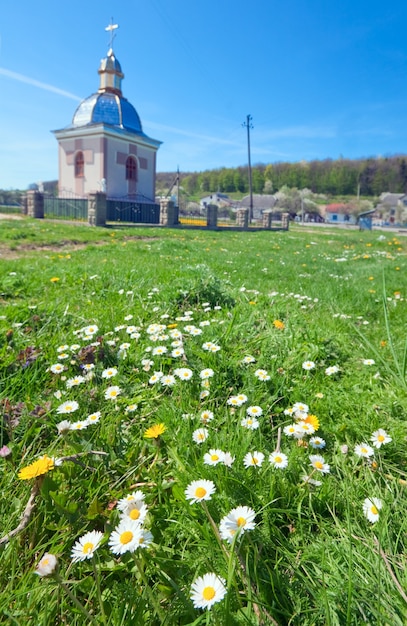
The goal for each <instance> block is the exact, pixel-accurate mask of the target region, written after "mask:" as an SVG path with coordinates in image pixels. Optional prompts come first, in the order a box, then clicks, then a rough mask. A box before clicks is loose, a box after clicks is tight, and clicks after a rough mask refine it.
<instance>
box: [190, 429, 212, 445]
mask: <svg viewBox="0 0 407 626" xmlns="http://www.w3.org/2000/svg"><path fill="white" fill-rule="evenodd" d="M208 436H209V431H208V429H207V428H197V430H194V432H193V433H192V439H193V441H195V443H203V442H204V441H206V440H207V439H208Z"/></svg>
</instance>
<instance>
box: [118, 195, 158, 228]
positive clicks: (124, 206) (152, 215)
mask: <svg viewBox="0 0 407 626" xmlns="http://www.w3.org/2000/svg"><path fill="white" fill-rule="evenodd" d="M106 220H107V221H108V222H131V223H133V224H134V223H136V224H137V223H139V224H159V222H160V205H159V204H154V203H150V202H131V201H123V200H112V199H110V200H109V199H108V200H107V201H106Z"/></svg>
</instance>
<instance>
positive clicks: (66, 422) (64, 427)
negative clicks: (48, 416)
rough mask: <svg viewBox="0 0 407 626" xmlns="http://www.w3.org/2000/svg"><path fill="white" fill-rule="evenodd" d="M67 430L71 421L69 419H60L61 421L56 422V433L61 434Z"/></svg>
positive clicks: (69, 428)
mask: <svg viewBox="0 0 407 626" xmlns="http://www.w3.org/2000/svg"><path fill="white" fill-rule="evenodd" d="M69 430H71V422H70V421H69V420H62V422H59V424H57V431H58V435H63V434H64V433H67V432H68V431H69Z"/></svg>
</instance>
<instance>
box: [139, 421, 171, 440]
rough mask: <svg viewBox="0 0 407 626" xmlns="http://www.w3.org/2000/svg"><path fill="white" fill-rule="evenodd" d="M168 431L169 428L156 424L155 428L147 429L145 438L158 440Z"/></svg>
mask: <svg viewBox="0 0 407 626" xmlns="http://www.w3.org/2000/svg"><path fill="white" fill-rule="evenodd" d="M166 430H167V427H166V426H165V425H164V424H162V423H161V424H154V425H153V426H150V428H147V430H146V432H145V433H144V437H145V438H146V439H157V438H158V437H159V436H160V435H162V434H163V432H164V431H166Z"/></svg>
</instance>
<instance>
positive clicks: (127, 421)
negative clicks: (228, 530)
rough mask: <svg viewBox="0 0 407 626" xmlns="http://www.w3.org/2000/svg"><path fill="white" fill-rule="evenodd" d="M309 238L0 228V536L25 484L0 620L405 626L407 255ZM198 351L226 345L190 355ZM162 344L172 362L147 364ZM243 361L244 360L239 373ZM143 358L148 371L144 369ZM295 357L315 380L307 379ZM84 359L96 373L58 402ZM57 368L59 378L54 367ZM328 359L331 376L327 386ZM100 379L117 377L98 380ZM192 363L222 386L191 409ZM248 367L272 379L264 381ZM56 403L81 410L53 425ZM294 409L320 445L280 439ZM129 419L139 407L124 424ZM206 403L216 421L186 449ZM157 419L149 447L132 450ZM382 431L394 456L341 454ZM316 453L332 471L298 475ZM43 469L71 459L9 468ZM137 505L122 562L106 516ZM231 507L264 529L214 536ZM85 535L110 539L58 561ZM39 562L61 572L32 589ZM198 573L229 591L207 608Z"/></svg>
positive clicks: (195, 380) (369, 240)
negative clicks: (80, 557)
mask: <svg viewBox="0 0 407 626" xmlns="http://www.w3.org/2000/svg"><path fill="white" fill-rule="evenodd" d="M308 230H309V229H308V228H307V232H301V231H300V230H299V229H295V230H291V231H289V232H273V233H270V232H255V233H239V232H206V231H192V230H170V229H160V228H144V229H138V228H137V229H134V228H120V229H98V228H90V227H87V226H75V227H74V226H70V225H65V224H58V223H52V222H48V221H39V220H37V221H34V220H29V219H25V220H21V221H10V222H7V221H5V220H3V221H2V228H1V230H0V258H1V260H2V262H1V264H0V356H1V360H0V362H1V365H0V367H1V376H0V406H1V408H2V411H1V414H2V427H1V431H0V447H1V446H3V445H6V446H8V448H9V449H10V450H11V454H10V455H9V456H7V457H5V458H0V463H1V465H2V468H1V470H2V471H1V474H0V477H1V478H0V480H1V485H2V495H3V498H2V502H3V504H2V506H1V507H0V527H1V529H2V531H1V533H2V535H3V536H6V535H7V534H8V533H10V532H12V531H13V529H15V528H17V527H18V525H19V523H20V521H21V520H22V517H23V512H24V509H25V507H26V504H27V502H28V500H29V498H30V493H31V490H32V489H33V488H34V486H35V485H36V484H37V486H38V488H39V492H38V495H37V496H36V498H35V501H34V507H33V508H32V510H31V511H30V515H29V518H27V520H26V521H27V523H26V525H25V527H24V528H22V529H21V530H20V531H19V532H17V533H16V534H15V535H14V536H13V537H12V538H11V539H10V540H9V541H4V542H3V545H1V546H0V550H1V563H2V568H1V574H0V581H1V585H2V594H1V598H0V615H1V617H2V621H3V622H4V623H10V624H22V625H23V624H24V625H25V624H33V625H35V626H38V625H44V626H45V625H47V626H48V625H49V624H65V623H66V624H70V625H82V624H88V623H95V624H109V625H111V626H117V625H121V624H123V625H124V624H126V625H127V624H146V625H147V624H148V625H155V624H157V625H161V624H167V625H176V624H180V625H184V624H219V625H222V626H223V625H228V624H229V625H235V624H236V625H240V624H250V625H260V624H279V625H287V626H288V625H290V626H325V625H332V626H334V625H340V626H342V625H343V624H346V625H349V626H351V625H358V624H369V625H370V624H372V625H373V624H383V625H388V624H389V625H390V624H391V625H392V626H403V625H404V624H405V623H406V621H407V608H406V591H405V590H406V586H407V577H406V571H407V570H406V556H405V555H406V529H407V528H406V526H407V524H406V516H405V510H406V503H407V497H406V488H407V482H406V481H407V477H406V454H405V443H406V409H407V385H406V378H405V376H406V363H407V357H406V326H405V320H406V306H407V299H406V298H407V278H406V276H407V273H406V269H407V263H406V253H407V245H406V244H407V242H406V241H405V240H404V239H403V238H401V239H399V240H397V238H396V237H393V234H388V233H386V235H385V237H386V238H385V239H381V238H379V233H377V232H370V233H359V232H356V231H349V232H348V231H337V230H336V231H335V230H333V229H332V230H329V231H328V230H324V231H322V230H318V229H315V231H314V232H308ZM206 303H208V304H206ZM188 311H190V312H191V315H190V317H191V318H192V319H191V320H188V319H186V318H188V317H189V316H188V315H187V312H188ZM130 316H131V317H130ZM275 320H280V321H281V322H283V324H284V328H283V329H278V328H276V327H275V326H274V324H273V322H274V321H275ZM201 322H205V324H204V325H202V326H201V325H200V324H201ZM207 322H210V323H209V324H208V325H206V323H207ZM151 324H163V325H166V326H167V328H166V330H165V331H164V330H162V331H158V332H157V334H158V335H160V333H161V334H164V335H168V338H158V339H156V338H154V337H151V336H150V335H149V334H148V332H147V330H148V327H149V325H151ZM89 325H97V327H98V331H97V333H95V334H94V335H93V336H92V337H88V338H86V337H85V336H84V333H83V332H79V333H78V332H77V331H80V329H83V328H85V327H86V326H89ZM130 325H131V326H135V327H137V329H135V332H136V333H137V334H136V335H135V336H133V337H131V336H130V334H129V333H128V332H127V328H128V327H129V326H130ZM175 325H176V326H175ZM188 325H193V326H194V327H196V328H198V329H200V330H201V331H202V334H200V335H197V334H196V335H194V334H190V333H189V332H188ZM174 329H176V330H179V331H180V332H181V333H182V337H183V347H184V350H185V356H184V357H183V358H181V359H180V358H175V357H172V356H171V350H172V349H173V347H172V346H171V342H172V341H173V340H174V339H173V338H171V337H170V336H169V333H170V332H171V331H173V330H174ZM193 332H194V331H193ZM155 339H156V340H155ZM208 341H211V342H213V343H215V344H217V345H219V346H220V350H219V351H218V352H214V353H212V352H210V351H208V350H205V349H203V347H202V346H203V344H204V342H208ZM124 343H128V344H130V345H129V346H128V347H127V348H126V349H124V348H123V347H122V348H120V346H122V345H123V344H124ZM75 344H76V345H75ZM91 344H94V345H93V346H92V345H91ZM61 346H67V347H66V348H65V349H64V351H63V352H65V353H66V354H67V358H66V359H61V358H60V354H61V353H60V352H58V347H61ZM157 346H165V347H167V348H168V351H167V353H166V354H164V355H163V356H153V350H154V348H156V347H157ZM248 355H251V356H253V357H254V359H255V362H253V363H251V364H246V365H245V364H243V363H242V360H243V358H244V357H245V356H248ZM145 359H151V360H152V361H153V364H152V365H151V366H150V369H149V370H148V367H149V366H148V365H146V364H145V362H144V363H143V360H145ZM365 359H373V360H374V361H375V364H374V365H370V366H369V365H365V364H364V360H365ZM308 360H310V361H313V362H314V363H315V367H314V368H313V369H311V370H310V371H306V370H304V369H303V367H302V364H303V362H305V361H308ZM91 361H93V362H94V366H95V367H94V370H93V376H92V377H91V378H89V380H87V381H86V382H84V383H82V384H80V385H78V386H73V387H72V388H67V385H66V382H67V380H69V379H71V378H73V377H75V376H78V375H82V374H83V373H84V372H83V369H81V366H83V364H84V363H86V362H91ZM58 362H59V363H61V364H62V365H63V366H64V368H65V371H64V372H63V373H62V374H53V373H52V371H50V369H49V368H50V367H51V366H52V365H53V364H56V363H58ZM333 365H337V366H338V367H339V372H338V373H337V374H334V375H333V376H328V375H327V374H326V373H325V370H326V368H327V367H329V366H333ZM180 367H187V368H190V370H191V371H192V372H193V376H192V378H191V380H188V381H187V380H185V381H181V380H179V379H177V381H176V383H175V384H174V385H173V386H171V387H165V386H163V385H162V384H161V383H157V384H154V385H152V384H149V379H150V377H151V376H152V374H153V373H154V372H155V371H159V372H163V373H164V374H165V375H167V374H173V373H174V370H175V369H176V368H180ZM106 368H116V369H117V374H116V375H115V376H114V377H113V378H111V379H106V378H104V377H103V376H102V373H103V371H104V370H105V369H106ZM204 368H211V369H212V370H213V371H214V375H213V377H211V378H210V379H209V389H208V391H209V395H208V396H207V397H205V398H201V397H200V394H201V391H202V390H203V387H202V385H201V382H202V381H201V379H200V372H201V370H203V369H204ZM259 368H262V369H265V370H267V373H268V375H269V377H270V379H269V380H266V381H260V380H258V379H257V378H256V376H255V374H254V373H255V371H256V370H257V369H259ZM147 370H148V371H147ZM111 385H117V386H119V388H120V390H121V393H120V394H119V395H118V396H117V399H116V400H112V399H106V398H105V391H106V389H107V388H108V387H109V386H111ZM241 393H243V394H246V395H247V397H248V401H247V403H246V404H244V405H243V406H241V407H236V408H233V407H231V406H230V404H228V399H229V398H230V397H232V396H234V395H237V394H241ZM66 400H69V401H76V402H78V404H79V409H78V410H77V411H75V412H74V413H72V414H59V413H58V412H57V408H58V407H59V406H60V405H61V404H62V402H64V401H66ZM296 402H303V403H306V404H308V405H309V413H312V414H315V415H316V416H317V417H318V419H319V422H320V427H319V430H318V432H317V434H318V435H319V436H320V437H322V438H324V439H325V441H326V447H325V448H324V449H322V450H314V449H313V448H312V447H311V446H310V444H309V439H310V437H309V436H304V438H303V439H297V440H296V439H293V438H290V437H288V436H287V435H285V434H284V433H283V432H282V429H283V428H284V427H285V426H287V425H289V424H291V423H292V421H293V418H292V417H290V416H289V415H287V414H286V412H285V411H286V410H287V409H289V408H290V407H292V406H293V405H294V403H296ZM131 404H136V405H137V409H136V410H135V411H131V412H130V411H128V410H126V409H127V407H129V405H131ZM248 406H259V407H261V409H262V411H263V414H262V416H261V417H260V418H259V422H260V426H259V428H258V429H256V430H253V431H251V430H247V429H245V428H243V427H242V426H241V424H240V422H241V420H242V419H243V418H244V417H245V415H246V409H247V407H248ZM203 410H208V411H212V412H213V420H212V421H209V422H208V424H207V425H206V428H207V429H208V431H209V437H208V439H207V440H206V441H205V442H204V443H202V444H197V443H195V442H194V441H193V432H194V431H195V430H196V429H198V428H200V427H202V426H204V425H203V424H202V423H201V418H200V415H201V412H202V411H203ZM96 411H100V413H101V418H100V420H99V422H97V423H95V424H92V425H90V426H88V427H87V428H86V429H83V430H75V431H69V432H67V433H65V434H63V435H58V430H57V424H58V423H59V422H61V420H63V419H64V418H67V419H69V420H70V421H71V422H75V421H79V420H83V419H85V418H86V417H87V416H88V415H89V414H92V413H94V412H96ZM158 423H162V424H164V425H165V428H166V429H165V431H164V432H163V434H162V435H161V436H160V437H159V438H158V439H147V438H145V437H144V433H145V431H146V429H147V428H148V427H150V426H152V425H154V424H158ZM379 428H383V429H385V430H386V432H387V433H388V434H389V435H390V436H391V438H392V441H391V442H390V443H388V444H386V445H383V446H382V447H381V448H380V449H376V448H374V455H373V456H371V457H369V458H363V457H362V458H359V457H358V456H357V455H356V454H355V446H356V445H357V444H360V443H362V442H364V443H367V444H369V445H371V443H372V442H371V441H370V438H371V436H372V433H373V432H374V431H376V430H377V429H379ZM279 433H280V434H279ZM280 436H281V452H282V453H284V454H286V455H287V457H288V465H287V467H286V468H285V469H281V470H280V469H275V468H273V467H272V466H271V464H270V462H269V455H270V453H272V452H273V451H274V450H275V449H276V446H277V444H278V441H279V438H280ZM344 446H347V450H348V451H347V453H345V452H344V450H345V448H344ZM210 449H220V450H222V451H224V452H226V451H227V452H230V453H231V455H232V457H235V460H234V462H233V464H232V465H231V466H230V467H227V466H225V465H224V464H218V465H216V466H210V465H207V464H205V463H204V454H205V453H207V452H209V450H210ZM94 451H96V452H97V451H99V452H100V454H95V453H94ZM254 451H259V452H262V453H263V454H264V455H265V458H264V462H263V464H262V465H261V467H249V468H245V467H244V464H243V459H244V457H245V455H246V454H247V453H248V452H254ZM319 453H320V454H322V455H323V457H324V459H325V462H326V463H329V466H330V471H329V473H326V474H322V473H318V471H316V470H312V467H311V465H310V459H309V456H310V455H312V454H319ZM43 454H47V455H49V456H51V457H55V458H61V457H71V458H70V460H66V461H64V462H63V463H62V464H61V465H59V466H56V467H55V468H54V469H52V470H51V471H49V472H48V473H47V474H45V476H43V478H39V479H35V478H33V479H31V480H27V481H24V480H19V478H18V472H19V471H20V469H21V468H24V467H26V466H28V465H29V464H30V463H32V462H34V461H36V460H37V459H38V457H39V456H40V455H43ZM304 476H308V477H309V476H311V477H312V479H317V480H319V481H320V482H321V485H320V486H314V485H312V484H310V483H308V482H305V481H304ZM200 479H207V480H211V481H213V483H214V485H215V487H216V491H215V493H214V494H213V495H212V497H211V499H210V500H208V501H207V502H206V505H205V506H203V505H202V504H200V503H196V504H190V503H189V501H187V500H186V498H185V493H184V492H185V489H186V488H187V486H188V485H189V484H190V483H191V481H193V480H200ZM137 490H141V491H142V492H143V494H144V495H145V502H146V505H147V507H148V514H147V518H146V520H145V522H144V526H145V528H148V529H149V530H150V531H151V533H152V535H153V542H152V543H151V545H150V546H148V547H147V548H146V549H141V548H139V549H137V550H136V551H135V552H134V553H130V552H126V553H124V554H123V555H121V556H120V555H119V556H117V555H115V554H113V553H112V552H111V550H110V549H109V545H108V539H109V537H110V535H111V533H112V531H114V529H115V528H116V527H117V524H118V522H119V513H120V511H118V509H117V506H116V503H117V501H119V500H120V499H122V498H124V497H126V496H127V495H128V494H130V493H132V492H134V491H137ZM373 497H377V498H379V499H380V500H381V501H382V505H383V506H382V508H381V509H380V511H379V519H378V521H377V522H376V523H374V524H372V523H370V522H369V521H368V520H367V519H366V517H365V516H364V514H363V502H364V500H365V498H373ZM237 506H247V507H250V508H251V509H253V511H254V512H255V513H256V517H255V522H256V525H255V528H254V529H253V530H251V531H247V532H244V533H243V534H242V536H238V537H237V540H236V541H235V542H234V543H232V544H229V543H227V542H226V541H224V540H223V541H222V540H220V539H219V535H218V527H219V523H220V521H221V519H222V518H223V517H224V516H226V515H227V514H228V513H229V512H230V511H231V510H232V509H234V508H235V507H237ZM93 530H98V531H101V532H103V536H104V539H103V542H102V545H101V546H100V547H99V548H98V550H96V552H95V556H94V557H93V559H86V560H84V561H82V562H79V563H72V560H71V550H72V546H73V545H74V544H75V542H76V541H77V540H78V538H79V537H81V536H82V535H84V534H85V533H87V532H89V531H93ZM45 552H49V553H53V554H55V555H56V556H57V559H58V573H54V574H53V575H51V576H48V577H43V578H41V577H39V576H36V575H35V574H34V572H35V568H36V565H37V563H38V562H39V560H40V559H41V558H42V556H43V554H44V553H45ZM208 572H214V573H215V574H217V575H218V576H220V577H222V578H223V579H225V581H226V583H225V584H226V586H227V589H228V591H227V595H226V596H225V598H224V599H223V600H222V601H221V602H219V603H216V604H214V606H213V607H212V609H211V610H210V611H205V610H204V611H203V610H200V609H196V608H194V606H193V603H192V601H191V598H190V590H191V585H192V583H193V581H194V580H195V579H196V578H197V577H198V576H202V575H204V574H205V573H208Z"/></svg>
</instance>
